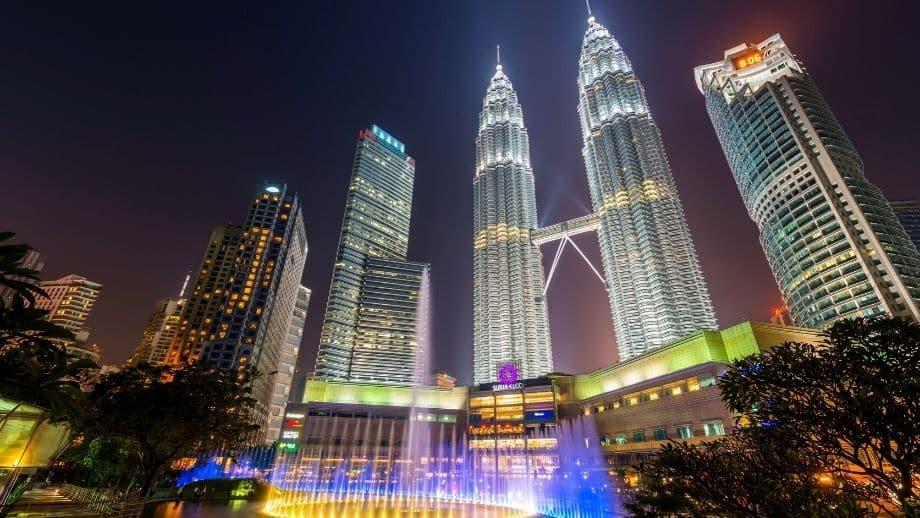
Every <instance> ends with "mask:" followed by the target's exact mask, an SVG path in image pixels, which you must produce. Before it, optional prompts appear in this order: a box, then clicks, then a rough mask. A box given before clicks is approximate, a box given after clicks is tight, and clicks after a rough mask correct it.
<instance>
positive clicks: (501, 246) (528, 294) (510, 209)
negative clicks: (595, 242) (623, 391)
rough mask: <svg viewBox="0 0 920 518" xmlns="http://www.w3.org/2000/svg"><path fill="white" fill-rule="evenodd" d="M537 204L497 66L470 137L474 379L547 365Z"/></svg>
mask: <svg viewBox="0 0 920 518" xmlns="http://www.w3.org/2000/svg"><path fill="white" fill-rule="evenodd" d="M536 226H537V205H536V198H535V193H534V179H533V170H532V169H531V165H530V141H529V139H528V136H527V128H526V127H525V126H524V115H523V112H522V110H521V105H520V103H519V102H518V98H517V94H516V93H515V91H514V88H513V87H512V85H511V81H510V80H509V79H508V77H507V76H506V75H505V73H504V71H503V70H502V66H501V65H498V66H497V67H496V71H495V75H494V76H492V80H491V81H490V82H489V87H488V89H487V90H486V95H485V98H484V99H483V102H482V112H481V113H480V115H479V133H478V135H477V136H476V176H475V178H474V180H473V232H474V237H473V328H474V329H473V333H474V334H473V346H474V373H473V379H474V382H475V383H486V382H489V381H493V380H495V379H496V373H497V372H498V368H499V366H500V365H503V364H506V363H514V364H516V365H517V366H518V371H519V372H520V373H521V377H522V378H533V377H538V376H542V375H544V374H547V373H549V372H551V371H552V370H553V357H552V351H551V344H550V337H549V326H548V323H547V313H546V302H545V301H544V299H543V265H542V263H541V255H540V250H539V248H538V247H537V246H535V245H534V244H532V243H531V241H530V231H531V230H532V229H534V228H536Z"/></svg>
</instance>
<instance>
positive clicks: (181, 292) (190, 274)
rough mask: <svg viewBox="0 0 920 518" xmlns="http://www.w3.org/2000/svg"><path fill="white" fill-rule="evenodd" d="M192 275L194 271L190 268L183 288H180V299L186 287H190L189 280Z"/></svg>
mask: <svg viewBox="0 0 920 518" xmlns="http://www.w3.org/2000/svg"><path fill="white" fill-rule="evenodd" d="M191 276H192V271H191V270H189V271H188V273H187V274H185V282H183V283H182V289H181V290H179V298H180V299H181V298H182V296H183V295H185V288H188V280H189V278H190V277H191Z"/></svg>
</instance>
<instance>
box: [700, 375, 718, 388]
mask: <svg viewBox="0 0 920 518" xmlns="http://www.w3.org/2000/svg"><path fill="white" fill-rule="evenodd" d="M696 381H697V383H698V384H699V386H700V388H707V387H715V386H716V377H715V376H713V375H712V374H709V375H707V376H697V378H696Z"/></svg>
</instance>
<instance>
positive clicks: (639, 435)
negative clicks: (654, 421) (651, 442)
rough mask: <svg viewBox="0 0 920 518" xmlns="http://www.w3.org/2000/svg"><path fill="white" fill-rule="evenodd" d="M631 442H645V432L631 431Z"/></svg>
mask: <svg viewBox="0 0 920 518" xmlns="http://www.w3.org/2000/svg"><path fill="white" fill-rule="evenodd" d="M632 440H633V442H645V430H633V433H632Z"/></svg>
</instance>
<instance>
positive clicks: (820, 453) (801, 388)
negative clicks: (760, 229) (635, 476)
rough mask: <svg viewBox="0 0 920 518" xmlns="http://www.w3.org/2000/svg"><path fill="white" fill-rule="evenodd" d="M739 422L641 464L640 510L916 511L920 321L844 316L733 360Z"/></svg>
mask: <svg viewBox="0 0 920 518" xmlns="http://www.w3.org/2000/svg"><path fill="white" fill-rule="evenodd" d="M719 385H720V387H721V389H722V398H723V400H724V401H725V403H726V405H727V406H728V407H729V409H730V410H732V411H733V412H735V413H736V414H737V415H738V422H739V423H741V424H743V425H744V426H743V427H742V428H740V429H738V430H737V431H736V432H735V433H734V434H732V435H730V436H728V437H726V438H723V439H720V440H718V441H713V442H709V443H704V444H701V445H688V444H677V443H672V444H668V445H665V447H663V448H662V449H661V451H660V452H659V454H658V456H657V458H656V459H655V460H653V461H652V462H650V463H646V464H644V465H643V466H641V467H640V473H641V475H642V480H643V482H644V484H643V488H642V489H640V490H639V491H638V492H637V494H636V497H635V499H634V502H633V503H632V504H630V506H629V507H630V510H631V511H632V512H634V513H635V514H636V515H639V516H657V515H689V516H706V515H719V516H849V515H854V514H859V513H860V512H861V511H860V509H859V508H857V507H856V505H855V504H856V503H858V504H859V505H860V506H861V507H862V508H863V509H865V508H867V507H871V509H872V511H873V512H876V513H881V514H884V513H889V514H896V513H902V514H905V515H908V516H915V515H917V512H918V507H917V486H918V484H920V465H918V461H920V457H918V454H920V439H918V434H917V430H918V423H920V326H918V325H917V324H916V323H914V322H910V321H907V320H902V319H898V318H890V317H885V318H877V319H872V320H865V319H853V320H843V321H840V322H837V323H836V324H834V325H833V326H832V327H831V328H829V329H828V330H827V331H826V332H825V333H824V341H823V343H819V344H810V343H797V342H790V343H785V344H783V345H780V346H778V347H776V348H774V349H772V350H770V351H767V352H764V353H763V354H761V355H758V356H751V357H748V358H744V359H741V360H739V361H737V362H736V363H734V364H733V365H732V366H730V367H729V369H728V371H727V372H726V374H725V375H724V376H722V378H721V379H720V381H719Z"/></svg>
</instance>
